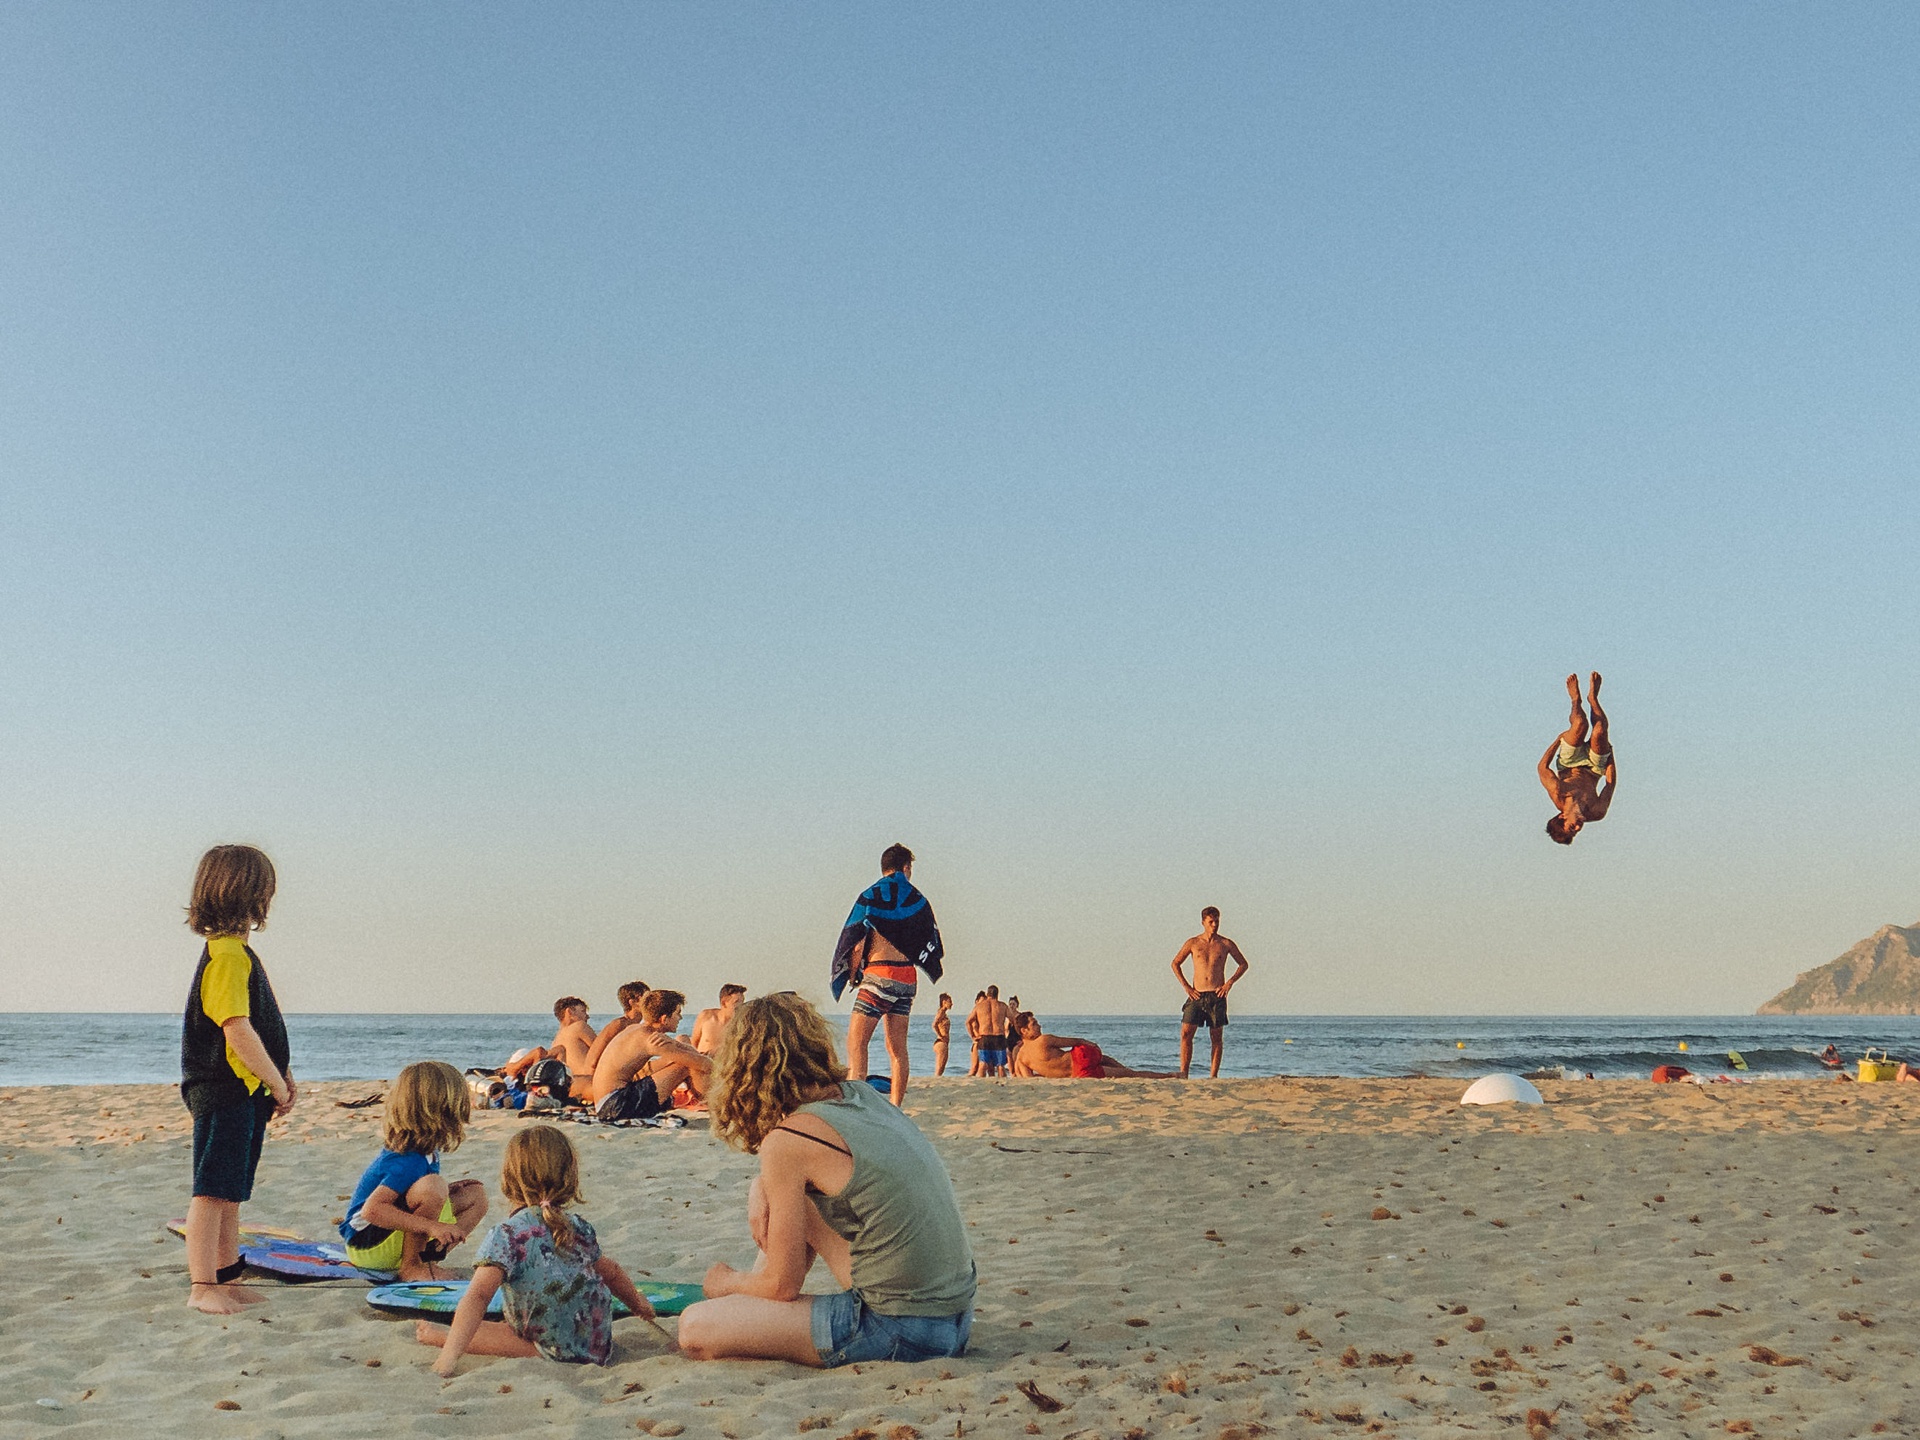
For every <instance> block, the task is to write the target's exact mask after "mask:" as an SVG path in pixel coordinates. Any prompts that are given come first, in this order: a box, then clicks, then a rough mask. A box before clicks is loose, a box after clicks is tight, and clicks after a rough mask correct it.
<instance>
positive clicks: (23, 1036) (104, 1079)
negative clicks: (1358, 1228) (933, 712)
mask: <svg viewBox="0 0 1920 1440" xmlns="http://www.w3.org/2000/svg"><path fill="white" fill-rule="evenodd" d="M962 1019H963V1016H962V1015H959V1014H956V1015H955V1017H954V1026H953V1028H954V1034H955V1036H956V1038H957V1039H959V1041H960V1043H959V1044H957V1045H956V1047H955V1053H954V1057H953V1062H952V1064H951V1065H950V1066H949V1073H953V1072H954V1071H955V1070H957V1071H958V1072H960V1073H962V1074H964V1073H965V1072H966V1069H967V1060H968V1052H967V1047H966V1044H965V1040H964V1036H963V1034H962V1023H961V1022H962ZM1045 1019H1046V1024H1047V1028H1048V1029H1049V1030H1050V1031H1051V1032H1052V1033H1054V1034H1057V1035H1072V1036H1076V1037H1079V1038H1081V1039H1086V1040H1091V1041H1093V1042H1094V1043H1095V1044H1097V1045H1099V1046H1100V1047H1101V1048H1102V1049H1103V1050H1105V1051H1106V1052H1107V1053H1108V1054H1110V1055H1112V1056H1113V1057H1114V1058H1115V1059H1118V1060H1120V1061H1121V1062H1123V1063H1125V1064H1128V1065H1132V1066H1134V1067H1136V1068H1138V1069H1144V1070H1172V1069H1176V1068H1177V1067H1178V1063H1179V1025H1178V1023H1177V1020H1176V1018H1175V1017H1173V1016H1168V1015H1048V1016H1046V1017H1045ZM834 1023H835V1025H836V1027H841V1026H844V1024H845V1017H844V1016H838V1017H835V1021H834ZM287 1029H288V1031H289V1034H290V1037H291V1042H292V1047H293V1056H294V1066H293V1068H294V1073H295V1075H296V1076H297V1077H299V1078H301V1079H306V1080H382V1079H386V1078H389V1077H391V1076H392V1075H393V1074H395V1073H396V1072H397V1071H398V1070H399V1069H400V1067H401V1066H403V1065H405V1064H407V1063H409V1062H410V1061H414V1060H429V1059H437V1060H447V1061H450V1062H452V1063H453V1064H454V1065H455V1066H457V1067H459V1068H460V1069H463V1070H464V1069H466V1068H468V1067H469V1066H490V1065H497V1064H499V1063H500V1062H501V1061H503V1060H505V1059H506V1058H507V1057H508V1056H509V1055H510V1054H512V1053H513V1052H514V1051H515V1050H517V1049H519V1048H521V1047H522V1046H526V1045H537V1044H544V1043H545V1042H546V1041H547V1040H548V1039H550V1038H551V1037H552V1035H553V1017H552V1016H551V1015H550V1014H526V1015H289V1016H287ZM843 1033H844V1032H843ZM1829 1043H1831V1044H1833V1045H1836V1046H1838V1047H1839V1049H1840V1052H1841V1054H1842V1055H1843V1056H1844V1057H1845V1058H1846V1060H1847V1062H1848V1064H1849V1067H1850V1068H1851V1066H1852V1065H1853V1064H1854V1062H1856V1061H1857V1060H1858V1059H1859V1057H1860V1056H1861V1054H1862V1053H1863V1052H1864V1051H1865V1050H1866V1049H1867V1048H1868V1047H1869V1046H1871V1047H1873V1048H1874V1049H1875V1050H1876V1051H1878V1050H1882V1049H1884V1050H1887V1051H1889V1052H1890V1053H1891V1054H1892V1055H1893V1056H1894V1057H1895V1058H1896V1059H1900V1058H1915V1057H1920V1017H1915V1016H1854V1015H1840V1016H1835V1015H1824V1016H1821V1015H1816V1016H1773V1015H1768V1016H1754V1015H1715V1016H1674V1015H1661V1016H1586V1015H1581V1016H1564V1015H1563V1016H1543V1015H1526V1016H1484V1015H1476V1016H1444V1015H1420V1016H1383V1015H1310V1016H1309V1015H1298V1016H1296V1015H1235V1016H1234V1017H1233V1021H1232V1023H1231V1024H1230V1025H1229V1026H1228V1027H1227V1031H1226V1057H1225V1061H1224V1063H1223V1064H1222V1065H1221V1067H1220V1073H1221V1074H1222V1075H1233V1076H1257V1075H1344V1076H1359V1077H1389V1076H1432V1077H1438V1078H1447V1079H1458V1080H1462V1081H1470V1080H1473V1079H1475V1078H1477V1077H1478V1076H1481V1075H1486V1074H1490V1073H1493V1072H1497V1071H1511V1072H1517V1073H1521V1074H1524V1073H1527V1072H1529V1071H1542V1070H1546V1071H1552V1070H1554V1069H1559V1070H1560V1071H1561V1072H1562V1073H1563V1074H1564V1076H1565V1077H1566V1078H1567V1079H1581V1078H1585V1077H1587V1076H1592V1077H1594V1078H1596V1079H1614V1078H1618V1077H1623V1076H1645V1075H1647V1074H1648V1073H1649V1072H1650V1071H1651V1070H1652V1069H1653V1067H1654V1066H1656V1065H1665V1064H1679V1065H1684V1066H1686V1067H1687V1068H1688V1069H1689V1070H1692V1071H1693V1072H1694V1073H1695V1074H1699V1075H1718V1074H1726V1075H1730V1076H1731V1075H1738V1076H1741V1077H1752V1078H1756V1079H1796V1078H1797V1079H1808V1078H1815V1077H1819V1076H1822V1075H1825V1074H1827V1073H1828V1072H1827V1071H1826V1070H1825V1069H1824V1068H1823V1067H1822V1065H1821V1063H1820V1060H1819V1058H1818V1057H1819V1053H1820V1051H1822V1050H1823V1049H1825V1048H1826V1046H1827V1045H1828V1044H1829ZM1194 1051H1195V1056H1194V1058H1195V1065H1194V1070H1195V1073H1197V1074H1205V1073H1206V1061H1207V1032H1206V1031H1204V1030H1203V1031H1201V1032H1200V1033H1199V1035H1198V1036H1196V1037H1195V1041H1194ZM908 1054H909V1058H910V1061H911V1064H912V1068H913V1073H915V1074H919V1075H927V1074H931V1073H932V1071H933V1033H932V1029H931V1017H929V1016H924V1015H915V1016H914V1017H913V1021H912V1028H911V1031H910V1036H909V1044H908ZM1734 1055H1738V1056H1739V1057H1740V1058H1741V1059H1742V1060H1743V1061H1744V1062H1745V1069H1740V1068H1739V1067H1737V1066H1736V1065H1735V1063H1734V1061H1733V1059H1732V1057H1733V1056H1734ZM872 1069H873V1071H874V1073H876V1074H879V1073H884V1072H885V1071H886V1069H887V1061H886V1051H885V1049H884V1047H883V1046H882V1045H881V1043H880V1041H879V1038H878V1037H876V1038H875V1040H874V1043H873V1050H872ZM179 1076H180V1017H179V1016H178V1014H169V1015H126V1014H112V1015H55V1014H0V1086H10V1085H88V1084H95V1085H97V1084H141V1083H156V1082H171V1081H177V1080H178V1079H179Z"/></svg>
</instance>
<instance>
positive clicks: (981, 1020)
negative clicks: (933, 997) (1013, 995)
mask: <svg viewBox="0 0 1920 1440" xmlns="http://www.w3.org/2000/svg"><path fill="white" fill-rule="evenodd" d="M968 1022H969V1023H968V1025H967V1030H968V1032H969V1033H970V1034H972V1035H974V1036H975V1038H976V1039H977V1040H978V1042H979V1045H980V1072H979V1073H980V1074H982V1075H1005V1074H1006V1073H1007V1041H1008V1036H1007V1031H1008V1030H1009V1029H1010V1028H1012V1023H1013V1011H1012V1010H1011V1009H1010V1008H1009V1007H1008V1006H1007V1003H1006V1002H1005V1001H1004V1000H1002V999H1001V998H1000V987H999V986H998V985H989V986H987V990H986V993H985V994H984V995H982V996H981V997H980V998H979V999H978V1000H976V1001H974V1002H973V1013H972V1015H970V1016H969V1017H968Z"/></svg>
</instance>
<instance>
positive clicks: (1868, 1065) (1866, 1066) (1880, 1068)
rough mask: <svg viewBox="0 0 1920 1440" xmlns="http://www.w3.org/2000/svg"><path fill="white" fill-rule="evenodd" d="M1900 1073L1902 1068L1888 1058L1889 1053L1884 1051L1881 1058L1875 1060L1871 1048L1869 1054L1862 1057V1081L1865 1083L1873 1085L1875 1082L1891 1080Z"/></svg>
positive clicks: (1868, 1050) (1868, 1049)
mask: <svg viewBox="0 0 1920 1440" xmlns="http://www.w3.org/2000/svg"><path fill="white" fill-rule="evenodd" d="M1899 1073H1900V1067H1899V1066H1898V1065H1897V1064H1895V1063H1894V1062H1893V1061H1891V1060H1889V1059H1888V1058H1887V1052H1886V1051H1884V1050H1882V1051H1881V1052H1880V1058H1879V1059H1878V1060H1876V1059H1874V1058H1873V1048H1872V1047H1871V1046H1869V1047H1868V1048H1867V1053H1866V1054H1864V1055H1862V1056H1861V1057H1860V1079H1861V1080H1862V1081H1863V1082H1867V1083H1871V1082H1873V1081H1875V1080H1891V1079H1893V1077H1894V1076H1895V1075H1897V1074H1899Z"/></svg>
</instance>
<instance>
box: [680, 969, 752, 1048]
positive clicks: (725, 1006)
mask: <svg viewBox="0 0 1920 1440" xmlns="http://www.w3.org/2000/svg"><path fill="white" fill-rule="evenodd" d="M746 998H747V987H746V986H744V985H722V986H721V987H720V1003H719V1004H718V1005H713V1006H709V1007H708V1008H707V1009H705V1010H702V1011H701V1012H700V1014H699V1016H698V1017H697V1018H696V1019H695V1020H694V1022H693V1036H692V1044H693V1048H694V1049H696V1050H698V1051H699V1052H700V1053H701V1054H702V1055H711V1054H713V1052H714V1051H716V1050H718V1049H719V1048H720V1037H721V1036H722V1035H724V1034H726V1033H727V1023H728V1022H729V1021H731V1020H732V1019H733V1012H734V1011H735V1010H737V1009H739V1008H740V1002H741V1001H742V1000H744V999H746Z"/></svg>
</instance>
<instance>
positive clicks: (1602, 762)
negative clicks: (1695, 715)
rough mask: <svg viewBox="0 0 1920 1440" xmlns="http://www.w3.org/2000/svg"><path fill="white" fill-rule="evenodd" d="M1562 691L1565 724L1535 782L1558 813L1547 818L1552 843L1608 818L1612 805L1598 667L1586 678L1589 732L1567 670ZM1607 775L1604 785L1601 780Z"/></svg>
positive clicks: (1566, 841)
mask: <svg viewBox="0 0 1920 1440" xmlns="http://www.w3.org/2000/svg"><path fill="white" fill-rule="evenodd" d="M1567 696H1568V698H1569V699H1571V700H1572V701H1573V714H1572V715H1571V716H1570V717H1569V720H1568V724H1567V728H1566V729H1565V730H1563V731H1561V732H1560V734H1559V735H1558V736H1557V737H1556V738H1555V739H1554V742H1553V743H1552V744H1551V745H1549V746H1547V751H1546V754H1544V755H1542V756H1541V757H1540V765H1539V767H1538V768H1539V774H1540V783H1541V785H1542V786H1544V787H1545V788H1546V792H1547V795H1548V796H1549V798H1551V799H1552V801H1553V805H1554V809H1556V810H1558V811H1559V812H1560V813H1559V814H1557V815H1555V816H1554V817H1553V818H1552V819H1551V820H1549V821H1548V822H1547V834H1548V835H1549V836H1551V837H1552V839H1553V841H1554V843H1555V844H1557V845H1571V844H1572V843H1573V837H1574V836H1576V835H1578V834H1579V833H1580V832H1581V830H1583V829H1585V828H1586V827H1587V826H1588V825H1590V824H1592V823H1593V822H1594V821H1596V820H1604V819H1606V818H1607V811H1608V810H1609V809H1611V808H1612V806H1613V794H1614V790H1615V788H1616V786H1617V783H1618V782H1617V777H1616V774H1615V770H1614V764H1613V740H1612V738H1611V737H1610V736H1609V735H1608V733H1607V712H1606V711H1604V710H1602V709H1601V708H1600V672H1599V671H1598V670H1596V671H1594V672H1593V674H1592V675H1591V676H1589V677H1588V679H1587V708H1588V709H1590V710H1592V711H1593V726H1592V730H1591V732H1589V730H1588V726H1587V716H1586V712H1585V711H1583V710H1581V708H1580V677H1579V676H1578V675H1569V676H1567ZM1603 779H1604V780H1605V781H1606V789H1605V790H1602V789H1601V788H1600V782H1601V781H1602V780H1603Z"/></svg>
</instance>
